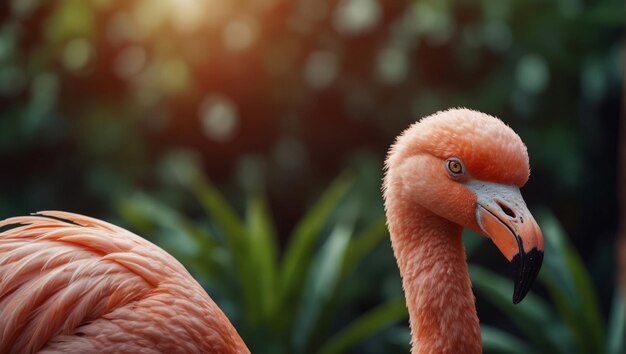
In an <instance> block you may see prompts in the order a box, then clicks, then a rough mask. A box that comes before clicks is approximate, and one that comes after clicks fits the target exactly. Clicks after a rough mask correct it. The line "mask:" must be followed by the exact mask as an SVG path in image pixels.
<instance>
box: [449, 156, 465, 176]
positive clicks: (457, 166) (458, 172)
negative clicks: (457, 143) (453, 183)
mask: <svg viewBox="0 0 626 354" xmlns="http://www.w3.org/2000/svg"><path fill="white" fill-rule="evenodd" d="M446 168H447V169H448V173H450V175H452V176H453V177H458V176H462V175H463V174H465V171H464V169H463V162H461V160H459V159H456V158H450V159H448V160H447V161H446Z"/></svg>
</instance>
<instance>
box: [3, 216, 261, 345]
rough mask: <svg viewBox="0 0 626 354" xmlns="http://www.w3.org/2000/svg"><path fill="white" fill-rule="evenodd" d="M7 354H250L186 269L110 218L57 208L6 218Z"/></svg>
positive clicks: (4, 327) (4, 255) (5, 342)
mask: <svg viewBox="0 0 626 354" xmlns="http://www.w3.org/2000/svg"><path fill="white" fill-rule="evenodd" d="M9 225H19V226H15V227H13V228H10V229H8V230H6V231H4V232H2V233H0V318H1V319H2V321H0V354H4V353H35V352H43V353H55V352H58V353H85V352H99V351H104V350H107V351H113V352H121V353H171V352H178V353H181V352H182V353H249V351H248V349H247V348H246V347H245V345H244V343H243V341H242V340H241V338H240V337H239V335H238V334H237V332H236V330H235V329H234V327H233V326H232V325H231V323H230V322H229V321H228V319H227V318H226V316H225V315H224V314H223V313H222V311H221V310H220V309H219V308H218V307H217V305H216V304H215V303H214V302H213V301H212V300H211V298H210V297H209V296H208V295H207V293H206V292H205V291H204V289H202V287H201V286H200V285H199V284H198V283H197V282H196V281H195V280H194V279H193V277H192V276H191V275H190V274H189V272H187V270H186V269H185V268H184V267H183V266H182V265H181V264H180V263H179V262H178V261H177V260H176V259H175V258H174V257H172V256H171V255H169V254H168V253H167V252H165V251H163V250H162V249H160V248H159V247H157V246H155V245H154V244H152V243H150V242H148V241H146V240H145V239H143V238H141V237H139V236H137V235H135V234H133V233H131V232H129V231H127V230H124V229H122V228H120V227H117V226H114V225H111V224H109V223H106V222H103V221H100V220H97V219H93V218H89V217H85V216H81V215H77V214H71V213H65V212H57V211H49V212H42V213H38V214H35V215H32V216H26V217H16V218H10V219H6V220H4V221H0V227H6V226H9Z"/></svg>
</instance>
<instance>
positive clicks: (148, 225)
mask: <svg viewBox="0 0 626 354" xmlns="http://www.w3.org/2000/svg"><path fill="white" fill-rule="evenodd" d="M118 209H119V211H120V213H121V214H122V215H123V216H124V217H125V218H126V220H128V221H129V222H130V223H131V224H133V225H134V226H135V227H136V228H138V229H139V230H140V231H142V232H146V233H148V234H150V233H152V232H153V231H154V230H153V229H154V227H153V226H155V225H156V226H159V227H160V228H161V229H163V230H164V231H165V237H164V238H163V239H161V240H160V242H159V243H160V244H162V245H163V247H165V248H166V249H167V250H168V251H170V252H173V253H174V254H175V255H176V256H178V257H179V258H183V259H182V260H183V261H184V263H186V264H188V265H189V266H191V267H193V268H194V270H195V271H196V272H198V273H199V274H201V275H202V276H204V277H206V278H214V277H215V274H216V272H218V271H219V270H220V269H223V264H220V263H219V262H218V261H217V259H218V258H217V257H215V256H214V255H215V253H216V252H219V251H220V250H219V248H220V247H219V245H218V244H217V242H216V241H215V238H214V237H213V236H212V235H211V234H210V233H209V232H208V230H205V229H203V228H200V227H198V226H196V225H195V224H194V223H193V222H191V221H190V220H188V219H187V218H186V217H184V216H183V215H181V214H180V213H178V212H177V211H176V210H174V209H172V208H169V207H168V206H166V205H164V204H162V203H160V202H158V201H157V200H155V199H153V198H151V197H148V196H147V195H145V194H141V193H136V194H134V195H133V196H131V197H130V198H127V199H124V200H123V201H121V202H120V203H119V207H118Z"/></svg>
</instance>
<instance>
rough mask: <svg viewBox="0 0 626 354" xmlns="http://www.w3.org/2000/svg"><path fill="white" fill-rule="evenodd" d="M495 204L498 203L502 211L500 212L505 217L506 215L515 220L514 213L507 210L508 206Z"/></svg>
mask: <svg viewBox="0 0 626 354" xmlns="http://www.w3.org/2000/svg"><path fill="white" fill-rule="evenodd" d="M497 203H498V206H499V207H500V209H502V211H503V212H504V213H505V214H506V215H508V216H510V217H512V218H515V212H513V210H511V208H509V207H508V206H506V205H504V204H502V203H501V202H497Z"/></svg>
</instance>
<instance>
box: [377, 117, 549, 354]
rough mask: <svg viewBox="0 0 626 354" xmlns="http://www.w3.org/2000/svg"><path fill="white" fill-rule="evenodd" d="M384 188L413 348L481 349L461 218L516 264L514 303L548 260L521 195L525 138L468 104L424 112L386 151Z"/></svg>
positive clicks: (435, 350)
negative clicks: (440, 110)
mask: <svg viewBox="0 0 626 354" xmlns="http://www.w3.org/2000/svg"><path fill="white" fill-rule="evenodd" d="M385 167H386V174H385V177H384V181H383V194H384V199H385V210H386V214H387V224H388V227H389V232H390V236H391V244H392V247H393V251H394V255H395V257H396V260H397V263H398V268H399V269H400V274H401V275H402V286H403V288H404V292H405V297H406V304H407V307H408V310H409V324H410V327H411V336H412V348H411V352H412V353H481V352H482V343H481V337H480V326H479V322H478V316H477V314H476V307H475V305H474V296H473V294H472V289H471V282H470V278H469V274H468V271H467V263H466V260H465V259H466V257H465V250H464V248H463V242H462V238H461V233H462V230H463V227H466V228H469V229H472V230H474V231H475V232H477V233H479V234H481V235H483V236H486V237H488V238H490V239H491V240H492V241H493V243H495V245H496V247H497V248H498V249H499V250H500V252H501V253H502V254H503V255H504V256H505V257H506V259H507V260H508V261H509V262H510V263H511V264H512V266H513V268H514V270H515V272H516V281H515V286H514V291H513V302H514V303H519V302H520V301H521V300H522V299H523V298H524V297H525V296H526V294H527V293H528V291H529V289H530V287H531V285H532V283H533V282H534V280H535V278H536V277H537V274H538V273H539V269H540V268H541V263H542V261H543V248H544V244H543V235H542V233H541V230H540V229H539V226H538V225H537V223H536V221H535V219H534V218H533V216H532V215H531V214H530V212H529V211H528V208H527V207H526V204H525V202H524V200H523V198H522V196H521V194H520V190H519V188H520V187H522V186H523V185H524V184H525V183H526V181H527V180H528V177H529V173H530V170H529V161H528V153H527V152H526V146H525V145H524V143H523V142H522V140H521V139H520V138H519V136H518V135H517V134H515V132H514V131H513V130H512V129H511V128H509V127H508V126H507V125H505V124H504V123H503V122H502V121H501V120H499V119H497V118H495V117H492V116H489V115H487V114H484V113H480V112H476V111H472V110H468V109H451V110H447V111H443V112H439V113H436V114H433V115H431V116H428V117H426V118H423V119H422V120H420V121H418V122H416V123H414V124H413V125H412V126H410V127H409V128H408V129H406V130H405V131H404V132H403V133H402V134H401V135H400V136H399V137H398V138H397V140H396V142H395V144H394V145H393V146H392V147H391V149H390V150H389V154H388V156H387V160H386V164H385Z"/></svg>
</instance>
